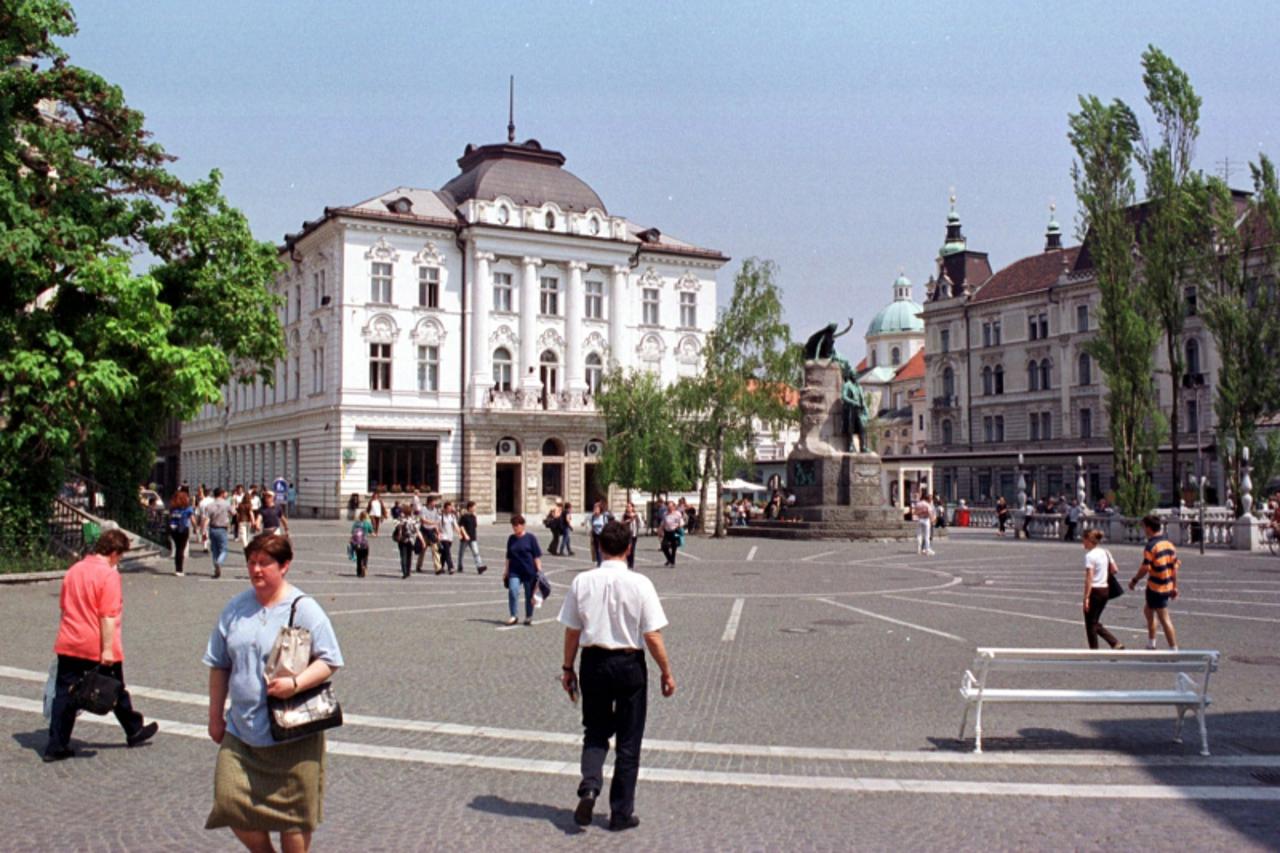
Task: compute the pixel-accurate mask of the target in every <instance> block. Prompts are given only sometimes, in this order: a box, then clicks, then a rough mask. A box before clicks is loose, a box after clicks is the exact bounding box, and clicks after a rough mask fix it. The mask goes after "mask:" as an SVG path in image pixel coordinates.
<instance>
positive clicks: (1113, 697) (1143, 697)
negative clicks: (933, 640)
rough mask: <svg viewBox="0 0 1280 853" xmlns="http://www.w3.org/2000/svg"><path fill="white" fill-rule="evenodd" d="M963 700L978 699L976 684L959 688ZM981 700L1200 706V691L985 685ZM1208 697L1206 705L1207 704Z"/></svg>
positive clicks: (1207, 701)
mask: <svg viewBox="0 0 1280 853" xmlns="http://www.w3.org/2000/svg"><path fill="white" fill-rule="evenodd" d="M960 695H961V696H962V697H964V699H965V700H966V701H969V702H976V701H977V700H978V695H979V693H978V689H977V688H976V687H962V688H960ZM981 695H982V701H983V702H1028V703H1031V702H1078V703H1097V704H1100V705H1103V704H1105V705H1199V704H1200V694H1199V693H1195V692H1194V691H1189V690H1050V689H1035V690H1020V689H1012V688H1007V687H994V688H993V687H988V688H987V689H986V690H983V691H982V693H981ZM1210 701H1211V700H1210V699H1209V697H1208V696H1206V697H1205V704H1206V705H1208V704H1209V703H1210Z"/></svg>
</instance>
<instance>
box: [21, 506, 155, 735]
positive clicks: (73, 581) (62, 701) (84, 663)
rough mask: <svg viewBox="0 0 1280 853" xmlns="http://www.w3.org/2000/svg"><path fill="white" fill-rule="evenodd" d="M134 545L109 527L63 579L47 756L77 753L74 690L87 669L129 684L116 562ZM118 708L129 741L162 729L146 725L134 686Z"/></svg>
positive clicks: (54, 647) (122, 606) (122, 693)
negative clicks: (98, 669) (73, 736)
mask: <svg viewBox="0 0 1280 853" xmlns="http://www.w3.org/2000/svg"><path fill="white" fill-rule="evenodd" d="M128 550H129V537H127V536H125V534H124V533H123V532H121V531H119V530H108V531H106V532H105V533H103V534H102V536H101V537H99V539H98V541H97V543H96V544H95V545H94V547H93V553H92V554H90V555H89V556H87V557H85V558H84V559H83V560H81V561H80V562H78V563H76V564H75V565H73V566H72V567H71V568H70V569H68V570H67V576H66V577H65V578H63V579H62V596H61V598H60V605H61V607H62V621H61V623H59V625H58V639H57V640H56V641H55V642H54V644H53V651H54V652H55V653H56V654H57V655H58V677H57V683H56V691H55V693H54V697H53V709H52V711H51V712H50V715H49V743H48V744H47V745H46V746H45V748H44V756H43V757H44V760H45V761H61V760H63V759H64V758H70V757H71V756H73V755H75V750H73V749H71V746H70V741H71V730H72V728H74V727H75V724H76V705H75V702H74V700H73V699H72V698H71V692H70V691H71V688H72V687H73V686H74V685H75V684H76V683H78V682H79V681H80V679H81V677H82V676H83V675H84V674H85V673H86V672H89V671H90V670H92V669H93V668H95V667H97V666H101V667H102V669H103V671H105V672H107V673H109V674H110V675H111V676H112V677H114V678H117V679H119V681H120V683H121V684H124V668H123V665H124V646H123V645H122V644H121V642H120V624H121V620H122V619H123V616H124V597H123V593H122V591H121V586H120V574H119V572H117V571H116V566H118V565H119V564H120V558H121V557H122V556H123V555H124V553H125V552H126V551H128ZM114 710H115V715H116V719H117V720H119V721H120V727H121V728H123V729H124V735H125V742H126V743H127V744H128V745H129V746H138V745H139V744H141V743H144V742H146V741H148V740H150V739H151V737H152V736H153V735H155V733H156V732H157V731H158V730H159V728H160V726H159V725H157V724H156V723H148V724H147V725H143V723H142V715H141V714H139V713H138V712H137V711H135V710H133V702H132V701H131V700H130V698H129V691H128V690H124V689H122V690H121V691H120V700H119V701H118V702H117V703H116V707H115V709H114Z"/></svg>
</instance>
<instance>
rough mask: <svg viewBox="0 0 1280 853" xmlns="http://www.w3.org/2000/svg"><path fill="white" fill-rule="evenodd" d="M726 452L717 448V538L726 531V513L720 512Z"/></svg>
mask: <svg viewBox="0 0 1280 853" xmlns="http://www.w3.org/2000/svg"><path fill="white" fill-rule="evenodd" d="M723 468H724V452H723V451H722V450H721V449H720V448H718V447H717V448H716V504H717V506H716V538H717V539H720V538H722V537H723V536H724V535H725V533H724V513H722V512H720V508H719V503H720V483H721V481H722V480H724V470H723Z"/></svg>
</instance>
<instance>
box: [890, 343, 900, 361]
mask: <svg viewBox="0 0 1280 853" xmlns="http://www.w3.org/2000/svg"><path fill="white" fill-rule="evenodd" d="M889 361H890V362H891V363H893V364H895V365H897V364H901V363H902V350H900V349H898V348H897V347H894V348H893V349H891V350H889Z"/></svg>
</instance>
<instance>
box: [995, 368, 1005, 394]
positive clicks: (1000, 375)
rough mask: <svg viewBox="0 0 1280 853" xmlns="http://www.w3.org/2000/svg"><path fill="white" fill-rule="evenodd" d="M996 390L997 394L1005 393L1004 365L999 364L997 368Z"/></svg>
mask: <svg viewBox="0 0 1280 853" xmlns="http://www.w3.org/2000/svg"><path fill="white" fill-rule="evenodd" d="M995 386H996V387H995V392H996V393H997V394H1003V393H1004V365H1003V364H997V365H996V369H995Z"/></svg>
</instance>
